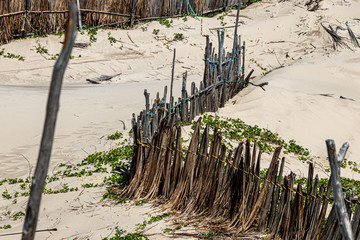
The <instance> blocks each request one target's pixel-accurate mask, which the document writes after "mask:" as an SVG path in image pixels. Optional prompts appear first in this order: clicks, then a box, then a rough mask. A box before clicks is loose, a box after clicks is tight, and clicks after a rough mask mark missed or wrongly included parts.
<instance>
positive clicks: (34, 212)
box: [22, 3, 77, 240]
mask: <svg viewBox="0 0 360 240" xmlns="http://www.w3.org/2000/svg"><path fill="white" fill-rule="evenodd" d="M69 12H70V14H69V16H70V18H69V23H68V25H67V28H66V34H65V41H64V46H63V49H62V50H61V54H60V56H59V58H58V60H57V61H56V63H55V66H54V70H53V75H52V79H51V85H50V90H49V96H48V102H47V108H46V117H45V124H44V130H43V134H42V139H41V145H40V151H39V156H38V161H37V164H36V169H35V174H34V177H33V179H32V187H31V192H30V197H29V202H28V205H27V209H26V216H25V221H24V226H23V234H22V239H23V240H32V239H34V236H35V231H36V225H37V220H38V216H39V210H40V203H41V197H42V193H43V189H44V184H45V179H46V175H47V171H48V168H49V162H50V156H51V150H52V145H53V141H54V135H55V125H56V118H57V113H58V110H59V100H60V92H61V86H62V81H63V78H64V74H65V70H66V67H67V64H68V63H69V59H70V56H71V52H72V49H73V46H74V42H75V37H76V26H77V7H76V5H75V4H74V3H71V4H70V5H69Z"/></svg>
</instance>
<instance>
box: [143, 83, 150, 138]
mask: <svg viewBox="0 0 360 240" xmlns="http://www.w3.org/2000/svg"><path fill="white" fill-rule="evenodd" d="M144 96H145V108H146V110H145V116H144V141H145V142H147V141H148V129H149V108H150V106H149V104H150V99H149V98H150V93H148V92H147V89H145V90H144Z"/></svg>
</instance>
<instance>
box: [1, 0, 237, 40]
mask: <svg viewBox="0 0 360 240" xmlns="http://www.w3.org/2000/svg"><path fill="white" fill-rule="evenodd" d="M69 2H71V0H39V1H31V0H2V1H0V44H1V43H6V42H8V41H9V40H11V39H13V38H14V35H15V36H19V35H20V34H24V31H25V33H31V32H34V31H36V33H39V34H45V33H51V32H57V31H60V30H63V29H64V27H65V24H66V18H67V6H68V4H69ZM79 2H80V8H81V9H82V10H81V15H82V22H83V24H84V25H85V26H89V27H94V26H103V25H105V26H106V25H112V26H122V25H124V24H129V17H130V15H131V14H132V13H133V14H134V15H135V19H138V20H139V19H148V18H159V17H164V16H167V17H169V16H178V15H180V14H198V15H201V14H204V13H207V12H212V11H218V10H222V9H225V8H228V7H232V6H235V5H237V4H238V1H236V0H221V1H216V0H102V1H100V0H80V1H79ZM27 3H28V5H29V6H30V7H29V8H28V9H27V8H26V6H27ZM133 6H134V9H133ZM25 19H26V20H25ZM26 21H27V23H28V25H26V24H25V23H26Z"/></svg>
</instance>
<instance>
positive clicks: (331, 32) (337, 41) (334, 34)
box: [321, 24, 351, 49]
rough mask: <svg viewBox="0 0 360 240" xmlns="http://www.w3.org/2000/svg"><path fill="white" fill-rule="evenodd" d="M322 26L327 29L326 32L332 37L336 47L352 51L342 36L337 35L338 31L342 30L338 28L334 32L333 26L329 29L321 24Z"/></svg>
mask: <svg viewBox="0 0 360 240" xmlns="http://www.w3.org/2000/svg"><path fill="white" fill-rule="evenodd" d="M321 26H322V27H323V28H324V29H325V31H326V32H327V33H328V34H329V35H330V37H331V39H332V40H333V41H334V44H335V46H340V47H346V48H349V49H351V48H350V47H349V46H348V45H347V44H346V43H345V42H344V40H343V39H342V37H341V36H339V35H338V34H337V30H338V29H341V28H339V27H338V28H336V30H334V29H333V28H332V27H331V25H329V28H327V27H325V26H324V25H322V24H321Z"/></svg>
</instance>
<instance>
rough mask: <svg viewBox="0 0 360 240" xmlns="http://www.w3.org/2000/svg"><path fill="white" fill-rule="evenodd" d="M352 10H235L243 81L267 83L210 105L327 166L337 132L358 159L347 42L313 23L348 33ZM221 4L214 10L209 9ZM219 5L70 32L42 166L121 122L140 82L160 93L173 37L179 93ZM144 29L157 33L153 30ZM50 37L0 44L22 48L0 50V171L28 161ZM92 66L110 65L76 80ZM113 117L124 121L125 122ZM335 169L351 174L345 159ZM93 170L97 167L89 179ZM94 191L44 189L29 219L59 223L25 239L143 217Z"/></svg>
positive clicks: (75, 157) (93, 232)
mask: <svg viewBox="0 0 360 240" xmlns="http://www.w3.org/2000/svg"><path fill="white" fill-rule="evenodd" d="M359 12H360V2H358V1H346V2H344V1H328V0H324V1H322V2H321V5H320V9H319V10H317V11H315V12H309V11H307V10H306V8H305V7H304V1H288V2H281V3H278V2H277V1H272V0H271V1H266V2H258V3H255V4H253V5H251V6H250V7H248V8H246V9H245V10H243V11H242V12H241V19H240V20H241V24H240V27H239V33H240V34H241V35H242V40H244V41H246V53H247V56H246V58H247V59H246V63H247V72H249V71H250V69H254V70H255V74H254V78H252V79H251V81H253V82H255V83H260V82H269V85H268V86H266V87H265V89H266V91H263V90H262V89H260V88H256V87H253V86H249V87H248V88H247V89H246V90H244V91H243V92H241V93H240V94H239V95H238V96H236V97H235V98H234V99H233V100H232V101H230V102H229V103H228V104H227V105H226V106H225V108H223V109H220V110H219V112H218V113H217V114H219V115H222V116H225V117H238V118H241V119H242V120H243V121H245V122H246V123H248V124H257V125H259V126H260V127H263V128H268V129H270V130H271V131H273V132H278V133H279V134H280V136H282V137H283V138H284V139H286V140H290V139H295V140H296V141H297V142H298V143H299V144H300V145H302V146H304V147H306V148H308V149H309V150H310V151H311V154H312V155H314V156H316V157H318V158H316V162H317V164H318V165H317V166H319V168H320V167H322V168H325V167H327V160H326V148H325V143H324V140H325V139H327V138H332V139H335V141H336V143H337V146H338V147H339V146H340V144H342V143H343V142H345V141H348V142H349V143H350V149H349V152H348V155H347V159H348V160H351V161H355V162H358V163H360V162H359V157H360V140H359V138H358V136H360V95H359V92H360V70H359V68H358V66H359V62H360V58H359V56H358V54H359V49H355V48H354V47H353V46H352V45H351V42H349V41H348V42H347V44H348V45H349V46H350V47H351V48H352V50H349V49H344V48H338V49H336V50H334V48H333V45H332V42H331V39H330V37H329V35H328V34H327V33H326V32H325V31H324V29H323V28H322V27H321V24H324V26H328V25H329V24H331V25H332V26H338V25H339V26H340V25H341V26H342V27H345V22H349V25H350V26H351V28H352V30H353V32H354V33H355V35H356V36H359V35H360V21H358V20H356V18H359V17H360V16H359ZM221 15H224V20H221V19H218V18H217V17H218V16H221ZM221 15H218V16H216V17H214V18H202V24H201V22H199V21H197V20H196V19H194V18H191V17H188V20H187V21H184V20H183V19H182V18H179V19H172V23H171V27H170V28H167V27H165V26H163V25H160V24H159V23H158V22H150V23H142V24H140V25H137V26H136V27H135V29H133V30H99V31H98V34H97V35H96V38H97V41H96V42H94V43H91V45H89V43H90V41H89V35H88V34H87V33H86V32H84V34H83V35H82V34H78V37H77V43H78V46H83V47H84V46H85V47H84V48H82V47H77V48H75V49H74V51H73V56H74V59H72V60H71V61H70V64H69V68H68V70H67V72H66V76H65V80H64V85H65V86H64V89H63V92H62V96H61V108H60V112H59V119H58V124H57V129H56V136H55V143H54V148H53V154H52V160H51V166H50V170H53V169H55V168H56V166H57V165H58V164H59V163H61V162H71V163H77V162H79V161H81V160H82V159H83V158H84V157H86V156H87V155H88V154H91V153H94V152H97V151H102V150H107V149H109V148H112V147H114V143H113V142H112V141H109V140H106V136H107V135H109V134H111V133H113V132H115V131H116V130H121V131H122V132H123V133H124V134H126V133H128V132H129V130H130V119H131V114H132V113H133V112H135V113H138V112H139V111H140V110H141V109H143V107H144V97H143V89H144V88H147V89H148V90H149V92H150V93H151V97H152V98H153V97H154V96H155V94H156V92H157V91H159V92H160V94H161V95H162V91H163V88H164V86H165V84H169V79H170V76H171V61H172V50H173V49H174V48H176V49H177V60H176V69H175V76H176V79H175V90H174V92H175V93H176V94H178V93H180V91H179V90H180V84H181V74H182V73H183V72H185V71H188V75H189V79H190V81H195V82H197V83H198V82H200V81H201V80H202V74H203V65H204V64H203V54H204V46H205V38H204V37H203V36H202V34H203V35H205V34H208V35H209V36H210V38H211V40H212V41H213V42H216V40H217V36H216V29H217V28H222V27H224V26H225V27H229V26H232V25H234V22H235V11H230V12H228V13H225V14H221ZM222 25H224V26H222ZM156 29H159V33H158V35H155V34H153V31H154V30H156ZM201 31H202V32H201ZM233 31H234V28H231V27H229V28H226V40H225V45H226V46H227V47H229V48H230V47H231V45H232V34H233ZM109 33H110V36H112V37H114V38H115V39H117V41H116V43H110V41H109V35H108V34H109ZM175 33H181V34H183V36H184V40H182V41H173V39H174V34H175ZM339 34H340V35H341V36H343V37H346V38H347V37H348V35H347V32H346V31H341V30H339ZM61 41H62V38H60V37H58V36H54V35H52V36H48V37H46V38H30V39H25V40H18V41H13V42H12V43H9V44H6V45H3V46H1V47H0V49H1V48H4V51H5V52H10V53H14V54H21V55H22V56H23V57H24V58H25V61H23V62H22V61H18V60H16V59H8V58H2V57H1V58H0V66H1V67H0V112H1V117H0V143H1V144H0V160H1V166H0V173H1V178H9V177H12V178H14V177H26V176H28V175H29V164H28V161H29V163H30V169H32V170H33V169H34V166H35V163H36V158H37V153H38V146H39V142H40V137H41V131H42V126H43V119H44V110H45V103H46V98H47V91H48V89H47V86H48V85H49V82H50V76H51V71H52V66H53V64H54V60H51V57H54V56H55V55H56V53H58V52H59V51H60V48H61ZM39 44H40V45H39ZM39 46H43V47H45V48H46V49H47V50H48V54H39V53H37V52H36V47H39ZM215 47H216V45H215ZM270 71H271V72H270ZM102 75H116V76H115V77H114V78H113V79H112V80H111V81H108V82H104V83H103V84H101V85H92V84H89V83H88V82H87V81H86V79H96V78H98V77H100V76H102ZM264 75H265V76H264ZM234 101H235V102H234ZM120 120H122V121H124V122H125V125H126V129H125V130H124V129H123V125H122V123H121V121H120ZM26 159H27V160H26ZM288 162H289V163H290V165H289V164H287V165H288V167H289V169H288V170H289V171H290V170H292V171H295V172H296V173H297V174H298V175H305V174H306V172H307V169H306V165H305V164H303V163H300V162H299V161H298V160H296V159H295V158H290V159H289V160H288ZM265 165H266V164H265ZM318 172H319V173H321V171H320V170H319V171H318ZM343 173H344V174H347V176H349V177H350V176H351V177H354V178H359V176H357V175H356V174H355V173H354V172H352V171H350V170H344V171H343ZM323 176H325V175H323ZM102 178H103V176H102V175H99V176H97V180H96V181H101V179H102ZM85 180H87V181H88V180H89V179H85ZM62 181H66V180H62ZM72 181H73V180H72ZM82 181H84V179H83V180H79V179H78V180H76V181H75V180H74V182H71V184H75V185H76V184H77V185H80V184H81V182H82ZM5 188H6V189H9V191H10V190H11V189H12V188H11V186H9V185H8V184H5V185H3V186H1V187H0V189H1V191H4V189H5ZM104 192H105V190H104V188H94V189H91V190H88V189H85V190H84V192H82V193H80V192H73V193H66V194H61V195H45V197H44V200H43V204H42V208H43V209H42V212H41V215H40V222H39V228H52V227H57V228H58V229H59V231H58V232H56V233H41V234H38V235H37V237H38V238H37V239H62V238H64V239H87V238H90V239H100V236H102V237H105V236H107V235H108V234H110V233H111V231H112V230H111V229H110V228H113V227H115V226H120V227H121V228H124V229H126V230H128V231H134V229H135V224H136V223H141V222H142V221H143V220H145V219H146V218H147V217H148V216H147V214H148V213H149V211H150V207H149V206H148V205H146V206H143V207H139V206H133V205H131V204H125V205H113V204H112V203H111V202H101V201H100V200H101V196H102V194H103V193H104ZM25 206H26V197H19V200H18V202H17V203H16V204H12V202H11V201H10V200H6V199H1V200H0V214H1V216H0V226H2V225H4V224H8V223H10V224H11V225H12V226H13V228H12V229H10V230H0V235H1V233H5V232H6V233H8V232H10V231H11V232H16V231H21V227H22V221H21V220H17V221H13V220H10V218H9V217H6V216H5V213H6V212H7V211H8V210H10V211H11V212H16V211H19V210H22V211H24V208H25ZM165 225H166V224H165ZM165 225H164V226H163V225H160V226H157V227H156V228H154V229H156V230H151V231H150V233H151V234H155V235H153V239H158V238H159V237H160V235H162V234H163V233H162V230H163V229H164V228H166V226H165ZM107 227H108V228H107ZM154 231H155V233H154ZM77 234H78V235H77ZM156 234H160V235H156ZM165 238H166V236H165ZM8 239H10V238H8ZM12 239H19V237H18V236H16V237H14V238H12Z"/></svg>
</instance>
